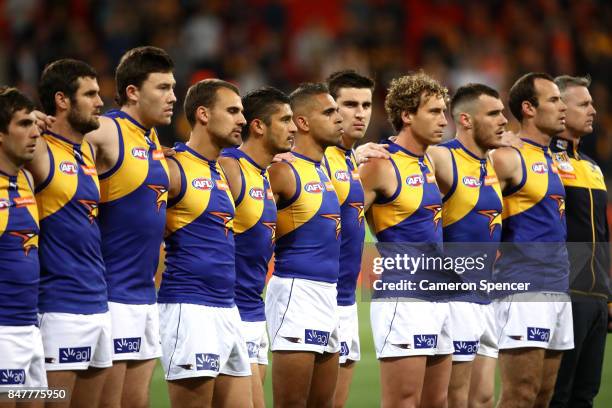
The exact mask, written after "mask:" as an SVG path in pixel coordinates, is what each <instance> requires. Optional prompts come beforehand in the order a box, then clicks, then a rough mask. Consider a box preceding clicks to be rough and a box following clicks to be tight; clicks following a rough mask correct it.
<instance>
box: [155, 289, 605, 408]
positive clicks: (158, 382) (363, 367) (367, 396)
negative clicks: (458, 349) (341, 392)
mask: <svg viewBox="0 0 612 408" xmlns="http://www.w3.org/2000/svg"><path fill="white" fill-rule="evenodd" d="M358 299H359V297H358ZM358 307H359V329H360V330H359V331H360V339H361V361H360V362H359V363H358V364H357V366H356V369H355V375H354V379H353V384H352V386H351V392H350V397H349V401H348V404H347V406H348V407H376V406H379V405H380V402H379V401H380V383H379V379H378V362H377V361H376V357H375V354H374V344H373V340H372V332H371V331H370V316H369V303H365V302H361V303H359V304H358ZM610 347H612V337H609V338H608V342H607V345H606V349H607V350H608V349H610ZM611 383H612V356H610V354H609V353H607V354H606V356H605V361H604V368H603V377H602V381H601V384H602V385H601V389H600V391H599V395H598V397H597V399H596V400H595V406H596V407H609V406H612V386H610V384H611ZM265 388H266V402H267V406H270V407H271V406H272V387H271V381H270V376H269V377H268V379H267V381H266V387H265ZM498 390H499V384H498V386H497V390H496V391H498ZM151 406H152V407H160V408H162V407H168V406H170V404H169V402H168V393H167V387H166V383H165V381H164V378H163V372H162V369H161V367H160V366H159V365H158V367H157V370H156V371H155V374H154V377H153V383H152V384H151Z"/></svg>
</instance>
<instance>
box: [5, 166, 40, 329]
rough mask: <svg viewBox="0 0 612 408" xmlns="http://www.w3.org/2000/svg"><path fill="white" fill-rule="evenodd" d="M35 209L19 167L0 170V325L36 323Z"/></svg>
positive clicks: (37, 264)
mask: <svg viewBox="0 0 612 408" xmlns="http://www.w3.org/2000/svg"><path fill="white" fill-rule="evenodd" d="M38 233H39V230H38V211H37V209H36V200H35V199H34V193H33V191H32V186H31V185H30V183H29V181H28V179H27V177H26V175H25V173H24V171H23V170H20V171H19V174H18V175H17V176H9V175H8V174H5V173H2V172H0V326H29V325H34V324H37V317H36V316H37V315H36V313H37V312H38V306H37V303H38V282H39V277H40V265H39V263H38Z"/></svg>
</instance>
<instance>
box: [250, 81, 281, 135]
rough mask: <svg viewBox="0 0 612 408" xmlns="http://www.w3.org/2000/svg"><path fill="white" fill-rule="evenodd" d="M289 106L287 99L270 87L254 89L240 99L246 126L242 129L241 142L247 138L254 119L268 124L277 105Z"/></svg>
mask: <svg viewBox="0 0 612 408" xmlns="http://www.w3.org/2000/svg"><path fill="white" fill-rule="evenodd" d="M284 104H289V97H288V96H287V95H286V94H285V93H283V92H281V91H279V90H278V89H276V88H274V87H271V86H264V87H263V88H259V89H255V90H254V91H251V92H249V93H248V94H246V95H245V96H244V97H243V98H242V106H243V107H244V117H245V119H246V122H247V123H246V126H244V127H243V128H242V140H243V141H245V140H247V139H248V138H249V127H250V125H251V122H252V121H253V120H254V119H260V120H262V121H263V122H264V123H265V124H266V125H269V124H270V116H271V115H272V114H274V113H275V112H276V111H278V108H279V105H284Z"/></svg>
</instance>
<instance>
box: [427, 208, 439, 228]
mask: <svg viewBox="0 0 612 408" xmlns="http://www.w3.org/2000/svg"><path fill="white" fill-rule="evenodd" d="M424 208H426V209H428V210H429V211H431V212H432V213H433V222H434V226H435V228H436V229H438V224H440V220H441V219H442V206H441V205H438V204H432V205H426V206H425V207H424Z"/></svg>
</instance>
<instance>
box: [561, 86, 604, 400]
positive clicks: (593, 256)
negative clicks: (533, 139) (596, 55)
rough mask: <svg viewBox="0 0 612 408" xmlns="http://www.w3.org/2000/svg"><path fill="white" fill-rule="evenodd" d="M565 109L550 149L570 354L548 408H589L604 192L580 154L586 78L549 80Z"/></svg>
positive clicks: (599, 337)
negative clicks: (563, 231) (561, 206)
mask: <svg viewBox="0 0 612 408" xmlns="http://www.w3.org/2000/svg"><path fill="white" fill-rule="evenodd" d="M555 83H556V84H557V86H558V87H559V90H560V91H561V97H562V99H563V101H564V102H565V104H566V105H567V112H566V130H565V131H564V132H563V133H562V134H560V135H559V136H558V137H555V138H553V139H552V142H551V145H550V148H551V152H552V153H553V159H554V160H555V163H556V164H557V168H558V170H559V175H560V176H561V180H562V181H563V185H564V186H565V192H566V202H565V209H566V217H567V241H568V255H569V258H570V265H571V268H570V294H571V297H572V311H573V320H574V345H575V348H574V349H573V350H569V351H566V352H565V353H564V355H563V359H562V362H561V367H560V369H559V374H558V377H557V383H556V386H555V393H554V396H553V398H552V401H551V404H550V406H551V407H572V408H574V407H591V406H593V399H594V398H595V396H596V395H597V392H598V391H599V385H600V382H601V370H602V365H603V358H604V348H605V344H606V334H607V329H608V313H609V312H608V301H609V300H610V299H612V297H611V295H610V286H609V285H610V280H609V278H608V272H609V270H610V252H609V246H608V241H609V231H608V220H607V217H606V207H607V198H608V196H607V192H606V185H605V182H604V178H603V174H602V172H601V169H600V168H599V166H597V164H596V163H595V161H594V160H593V159H591V158H589V157H587V156H586V155H585V154H583V153H582V152H580V140H581V138H582V137H584V136H585V135H588V134H590V133H592V132H593V119H594V117H595V113H596V111H595V108H594V107H593V99H592V98H591V95H590V93H589V90H588V87H589V85H590V83H591V80H590V78H588V77H572V76H568V75H563V76H559V77H557V78H555Z"/></svg>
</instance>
